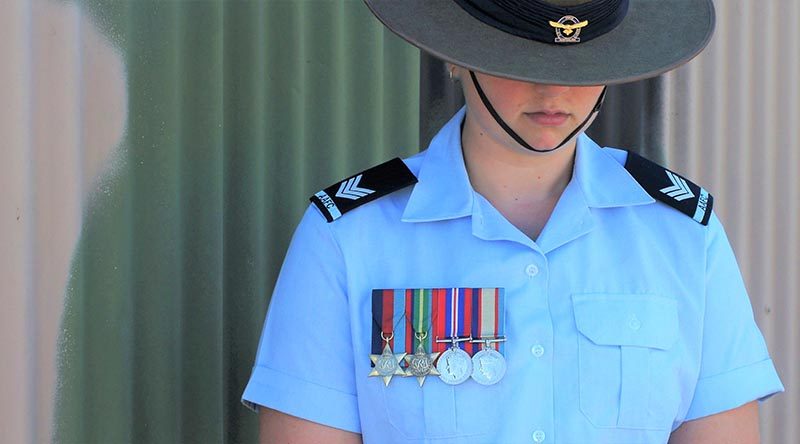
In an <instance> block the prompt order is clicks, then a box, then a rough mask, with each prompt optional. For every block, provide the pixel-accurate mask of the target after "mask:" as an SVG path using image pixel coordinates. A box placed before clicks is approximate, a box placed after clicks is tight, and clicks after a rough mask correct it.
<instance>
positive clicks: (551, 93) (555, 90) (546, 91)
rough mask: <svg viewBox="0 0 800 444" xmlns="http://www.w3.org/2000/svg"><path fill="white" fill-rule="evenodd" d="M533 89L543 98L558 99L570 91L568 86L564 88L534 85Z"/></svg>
mask: <svg viewBox="0 0 800 444" xmlns="http://www.w3.org/2000/svg"><path fill="white" fill-rule="evenodd" d="M534 88H535V89H536V92H537V93H539V94H541V95H542V96H545V97H558V96H560V95H561V94H564V93H565V92H567V91H569V89H570V87H569V86H564V85H546V84H543V83H537V84H535V86H534Z"/></svg>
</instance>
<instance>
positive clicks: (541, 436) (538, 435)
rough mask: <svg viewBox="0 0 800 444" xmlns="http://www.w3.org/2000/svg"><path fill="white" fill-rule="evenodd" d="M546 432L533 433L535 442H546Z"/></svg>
mask: <svg viewBox="0 0 800 444" xmlns="http://www.w3.org/2000/svg"><path fill="white" fill-rule="evenodd" d="M544 438H545V436H544V432H543V431H541V430H537V431H535V432H533V442H544Z"/></svg>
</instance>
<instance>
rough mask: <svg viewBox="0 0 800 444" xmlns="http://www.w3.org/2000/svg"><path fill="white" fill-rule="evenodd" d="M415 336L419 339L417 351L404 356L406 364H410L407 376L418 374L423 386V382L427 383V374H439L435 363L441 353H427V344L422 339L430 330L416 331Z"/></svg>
mask: <svg viewBox="0 0 800 444" xmlns="http://www.w3.org/2000/svg"><path fill="white" fill-rule="evenodd" d="M414 336H416V338H417V340H418V341H419V345H418V346H417V351H416V352H415V353H414V354H413V355H406V357H405V358H404V359H405V360H406V364H408V369H407V370H406V376H416V377H417V382H419V386H420V387H422V384H424V383H425V377H426V376H428V375H433V376H439V371H438V370H436V367H434V365H433V363H434V361H436V358H437V357H439V354H440V353H439V352H435V353H425V346H424V345H423V342H422V341H424V340H425V338H426V337H427V336H428V332H424V333H422V334H420V333H416V332H415V333H414Z"/></svg>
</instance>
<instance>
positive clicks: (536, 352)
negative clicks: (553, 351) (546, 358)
mask: <svg viewBox="0 0 800 444" xmlns="http://www.w3.org/2000/svg"><path fill="white" fill-rule="evenodd" d="M531 353H532V354H533V356H536V357H537V358H541V357H542V355H543V354H544V347H542V346H541V345H539V344H536V345H534V346H533V347H531Z"/></svg>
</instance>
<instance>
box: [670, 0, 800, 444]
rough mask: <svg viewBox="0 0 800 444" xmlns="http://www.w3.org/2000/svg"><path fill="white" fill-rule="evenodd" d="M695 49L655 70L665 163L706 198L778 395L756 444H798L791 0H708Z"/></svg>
mask: <svg viewBox="0 0 800 444" xmlns="http://www.w3.org/2000/svg"><path fill="white" fill-rule="evenodd" d="M716 6H717V13H718V20H717V24H718V28H717V34H716V35H715V37H714V40H713V41H712V43H711V45H710V47H709V48H708V49H707V51H706V52H705V53H704V54H703V55H702V56H701V57H700V58H699V59H697V60H696V61H695V62H693V63H691V64H690V65H689V66H687V67H686V68H685V69H681V70H679V71H677V72H675V73H671V74H669V75H667V76H666V77H665V80H666V82H665V95H666V100H665V102H664V103H665V107H666V112H665V116H666V121H665V128H666V131H665V132H664V137H665V145H666V146H669V147H670V149H669V150H667V152H666V155H667V162H668V163H669V164H670V165H671V166H674V167H675V168H677V170H678V171H682V172H684V173H685V174H687V175H688V176H689V177H692V178H696V179H697V181H698V182H701V183H703V184H704V185H706V187H707V188H708V189H710V190H712V191H713V192H714V194H715V198H716V201H715V202H716V203H715V208H716V211H717V212H718V214H719V215H720V219H721V220H722V221H723V223H724V224H725V227H726V230H727V232H728V235H729V237H730V238H731V243H732V244H733V247H734V249H735V252H736V257H737V259H738V261H739V265H740V267H741V269H742V272H743V274H744V278H745V282H746V283H747V287H748V290H749V292H750V299H751V300H752V302H753V309H754V312H755V315H756V320H757V321H758V324H759V326H760V327H761V329H762V331H763V332H764V334H765V336H766V338H767V343H768V345H769V348H770V351H771V352H772V355H773V359H774V360H775V362H776V364H777V367H778V372H779V373H780V375H781V377H782V379H783V382H784V385H785V386H786V390H787V392H786V393H785V394H782V395H779V396H776V397H775V398H773V399H772V400H770V401H769V402H767V403H766V404H765V405H764V407H763V408H762V431H763V441H764V442H765V443H779V444H783V443H786V444H789V443H796V442H800V421H798V419H800V393H799V392H798V391H797V388H798V385H800V279H799V278H798V275H799V274H800V273H798V270H799V269H800V179H798V177H800V136H799V134H800V133H799V132H798V131H799V130H800V87H798V85H800V41H798V39H797V38H796V37H795V36H791V35H790V34H791V33H790V32H787V31H788V30H790V29H797V27H798V25H800V2H798V1H796V0H770V1H755V0H724V1H717V2H716Z"/></svg>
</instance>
